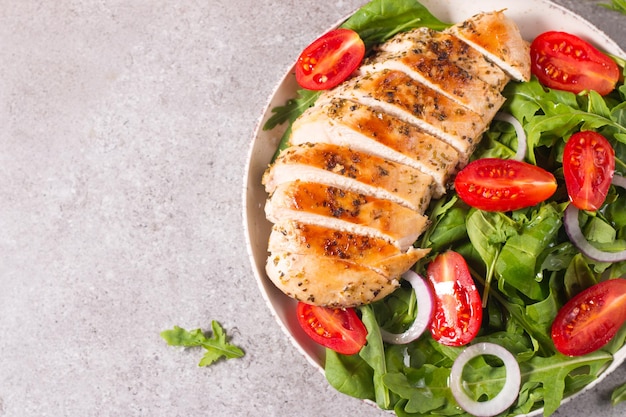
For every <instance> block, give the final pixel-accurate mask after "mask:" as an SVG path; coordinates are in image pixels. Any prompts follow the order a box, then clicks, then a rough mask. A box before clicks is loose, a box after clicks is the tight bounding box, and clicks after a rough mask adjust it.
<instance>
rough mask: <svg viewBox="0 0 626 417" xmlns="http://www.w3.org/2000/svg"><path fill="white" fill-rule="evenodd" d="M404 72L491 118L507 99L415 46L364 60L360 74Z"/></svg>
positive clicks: (450, 64)
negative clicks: (386, 70) (382, 71)
mask: <svg viewBox="0 0 626 417" xmlns="http://www.w3.org/2000/svg"><path fill="white" fill-rule="evenodd" d="M385 69H388V70H396V71H402V72H404V73H406V74H407V75H409V76H410V77H411V78H413V79H415V80H416V81H418V82H420V83H423V84H425V85H427V86H428V87H430V88H432V89H434V90H436V91H437V92H439V93H441V94H443V95H444V96H446V97H447V98H449V99H450V100H452V101H454V102H456V103H458V104H460V105H462V106H463V107H466V108H467V109H469V110H472V111H474V112H476V113H478V114H479V115H481V116H482V117H484V118H487V119H492V118H493V116H494V115H495V114H496V112H497V111H498V109H499V108H500V107H501V106H502V104H503V103H504V97H503V96H502V95H501V94H500V91H498V90H497V89H496V88H494V87H493V86H492V85H490V84H488V83H486V82H485V81H482V80H481V79H480V78H478V77H476V76H474V75H473V74H472V73H471V72H468V71H466V70H464V69H463V68H461V67H459V66H458V65H456V64H455V63H454V62H453V61H452V60H451V59H450V58H449V57H447V56H446V55H442V54H438V55H437V54H434V53H432V52H430V51H429V50H428V49H425V48H424V49H422V48H418V47H413V48H410V49H407V50H406V51H401V52H381V53H378V54H376V55H374V56H372V57H371V58H369V59H368V60H366V61H365V63H364V65H362V66H361V67H360V68H359V72H360V73H361V74H367V73H372V72H379V71H381V70H385Z"/></svg>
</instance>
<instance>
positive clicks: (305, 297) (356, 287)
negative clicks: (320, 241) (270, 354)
mask: <svg viewBox="0 0 626 417" xmlns="http://www.w3.org/2000/svg"><path fill="white" fill-rule="evenodd" d="M265 271H266V272H267V276H268V277H269V278H270V280H272V282H273V283H274V285H276V287H278V288H279V289H280V290H281V291H282V292H284V293H285V294H286V295H288V296H289V297H292V298H295V299H296V300H299V301H302V302H305V303H308V304H315V305H320V306H325V307H342V308H348V307H355V306H358V305H362V304H368V303H372V302H374V301H378V300H380V299H382V298H385V297H386V296H387V295H389V294H391V293H392V292H393V291H394V290H395V289H396V288H398V286H399V285H400V283H399V281H398V279H392V280H389V279H388V278H387V277H385V276H384V275H382V274H379V273H378V272H376V271H374V270H373V269H370V268H368V267H366V266H363V265H359V264H356V263H353V262H349V261H343V260H337V259H331V258H328V257H325V256H315V255H301V254H297V253H289V252H280V253H272V254H270V256H269V257H268V259H267V263H266V267H265Z"/></svg>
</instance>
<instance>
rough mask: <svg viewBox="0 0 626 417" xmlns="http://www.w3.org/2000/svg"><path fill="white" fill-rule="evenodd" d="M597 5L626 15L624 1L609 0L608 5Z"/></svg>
mask: <svg viewBox="0 0 626 417" xmlns="http://www.w3.org/2000/svg"><path fill="white" fill-rule="evenodd" d="M599 5H600V6H602V7H606V8H607V9H610V10H615V11H616V12H620V13H622V14H626V0H611V2H610V3H600V4H599Z"/></svg>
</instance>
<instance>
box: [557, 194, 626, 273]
mask: <svg viewBox="0 0 626 417" xmlns="http://www.w3.org/2000/svg"><path fill="white" fill-rule="evenodd" d="M578 212H579V210H578V208H577V207H576V206H574V205H573V204H570V205H569V206H567V208H566V209H565V213H564V214H563V225H564V226H565V233H567V236H568V237H569V240H570V241H571V242H572V243H573V244H574V246H576V247H577V248H578V250H579V251H580V252H581V253H582V254H583V255H585V256H586V257H587V258H589V259H593V260H594V261H598V262H607V263H614V262H620V261H626V250H623V251H619V252H606V251H603V250H600V249H598V248H596V247H595V246H593V245H592V244H591V243H589V241H588V240H587V239H586V238H585V235H583V232H582V230H580V224H579V223H578Z"/></svg>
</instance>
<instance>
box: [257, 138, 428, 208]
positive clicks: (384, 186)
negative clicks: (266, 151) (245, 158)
mask: <svg viewBox="0 0 626 417" xmlns="http://www.w3.org/2000/svg"><path fill="white" fill-rule="evenodd" d="M298 179H299V180H305V181H310V182H319V183H322V184H327V185H333V186H338V187H342V188H346V189H348V190H352V191H357V192H360V193H363V194H367V195H373V196H377V197H380V198H385V199H388V200H391V201H394V202H396V203H398V204H401V205H404V206H406V207H409V208H411V209H413V210H417V211H419V212H423V211H424V210H425V209H426V207H428V203H429V202H430V197H431V195H432V193H433V189H434V184H433V182H432V178H431V177H429V176H428V175H425V174H424V173H423V172H421V171H420V170H418V169H415V168H412V167H409V166H407V165H400V164H396V163H393V162H390V161H387V160H385V159H383V158H380V157H377V156H374V155H369V154H366V153H363V152H358V151H354V150H352V149H350V148H347V147H343V146H337V145H332V144H326V143H314V144H309V143H305V144H303V145H294V146H291V147H289V148H287V149H285V150H284V151H283V152H281V153H280V155H278V157H277V159H276V161H275V162H274V165H273V166H272V169H270V170H269V171H268V172H267V173H266V175H265V180H264V183H265V188H266V189H267V191H268V192H270V193H271V192H272V191H273V190H274V188H275V187H276V186H277V185H278V184H280V183H283V182H288V181H295V180H298Z"/></svg>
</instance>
